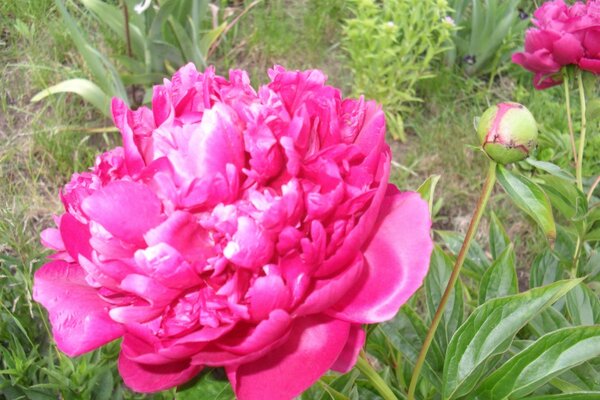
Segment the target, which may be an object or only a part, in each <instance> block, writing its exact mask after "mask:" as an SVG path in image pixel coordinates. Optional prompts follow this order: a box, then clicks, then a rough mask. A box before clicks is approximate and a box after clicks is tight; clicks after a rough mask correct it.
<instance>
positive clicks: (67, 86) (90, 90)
mask: <svg viewBox="0 0 600 400" xmlns="http://www.w3.org/2000/svg"><path fill="white" fill-rule="evenodd" d="M57 93H75V94H77V95H79V96H81V97H83V99H84V100H85V101H87V102H89V103H90V104H92V105H93V106H94V107H96V108H97V109H98V110H100V111H101V112H102V113H103V114H104V115H106V116H109V115H110V112H109V109H110V97H109V96H108V95H107V94H106V93H104V92H103V91H102V89H100V88H99V87H98V85H96V84H95V83H94V82H92V81H90V80H87V79H69V80H66V81H62V82H60V83H58V84H56V85H54V86H50V87H49V88H48V89H45V90H42V91H41V92H39V93H37V94H36V95H35V96H33V98H32V99H31V101H32V102H33V103H35V102H38V101H40V100H42V99H44V98H46V97H48V96H50V95H53V94H57Z"/></svg>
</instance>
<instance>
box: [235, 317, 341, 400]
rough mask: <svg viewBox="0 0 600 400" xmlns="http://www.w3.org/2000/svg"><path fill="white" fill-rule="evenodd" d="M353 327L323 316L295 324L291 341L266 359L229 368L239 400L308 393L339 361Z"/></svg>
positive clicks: (286, 399) (273, 399)
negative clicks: (305, 391)
mask: <svg viewBox="0 0 600 400" xmlns="http://www.w3.org/2000/svg"><path fill="white" fill-rule="evenodd" d="M349 330H350V324H348V323H346V322H343V321H340V320H335V319H330V318H327V317H324V316H322V315H316V316H310V317H305V318H299V319H296V320H295V321H294V325H293V327H292V331H291V333H290V336H289V338H288V340H287V341H286V342H285V343H284V344H282V345H281V346H279V347H277V348H275V349H273V350H271V351H270V352H269V353H268V354H266V355H265V356H264V357H262V358H260V359H258V360H256V361H253V362H250V363H245V364H242V365H239V366H229V367H226V368H225V370H226V371H227V375H228V377H229V380H230V381H231V383H232V386H233V388H234V391H235V394H236V396H237V398H238V399H239V400H263V399H269V400H279V399H281V400H289V399H291V398H293V397H295V396H297V395H299V394H300V393H302V392H303V391H304V390H306V389H308V388H309V387H310V386H311V385H312V384H313V383H315V382H316V381H317V380H318V379H319V378H320V377H321V375H323V374H324V373H325V372H326V371H327V370H328V369H329V368H331V366H332V365H333V364H334V363H335V361H336V360H337V359H338V358H339V356H340V353H341V352H342V350H343V349H344V347H345V345H346V342H347V341H348V334H349Z"/></svg>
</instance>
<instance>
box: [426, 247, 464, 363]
mask: <svg viewBox="0 0 600 400" xmlns="http://www.w3.org/2000/svg"><path fill="white" fill-rule="evenodd" d="M453 266H454V262H453V261H452V259H451V258H450V257H448V255H446V253H444V251H443V250H442V249H441V248H440V247H439V246H435V248H434V250H433V252H432V253H431V261H430V264H429V272H428V273H427V277H426V278H425V293H426V296H425V298H426V301H427V310H428V314H429V321H431V320H432V319H433V316H434V315H435V312H436V310H437V307H438V305H439V304H440V301H441V298H442V295H443V293H444V291H445V290H446V285H447V284H448V280H449V279H450V275H451V274H452V267H453ZM463 315H464V300H463V289H462V283H461V282H460V279H459V280H458V281H457V282H456V285H455V286H454V288H453V289H452V292H451V293H450V298H449V299H448V303H446V307H445V309H444V315H443V316H442V319H441V321H440V327H438V329H437V331H436V333H435V338H436V340H437V342H438V343H439V345H440V349H441V350H442V352H443V351H444V350H445V349H446V347H447V346H448V341H449V340H450V338H451V337H452V335H453V334H454V332H455V331H456V329H457V328H458V327H459V325H460V324H461V323H462V321H463Z"/></svg>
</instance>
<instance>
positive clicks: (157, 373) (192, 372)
mask: <svg viewBox="0 0 600 400" xmlns="http://www.w3.org/2000/svg"><path fill="white" fill-rule="evenodd" d="M202 368H203V367H202V366H198V365H192V364H190V362H189V360H188V361H177V362H173V363H169V364H161V365H148V364H140V363H137V362H135V361H132V360H130V359H129V358H127V356H125V355H124V354H123V353H122V352H121V354H120V355H119V373H120V374H121V376H122V377H123V381H124V382H125V385H127V386H128V387H129V388H130V389H133V390H135V391H136V392H141V393H152V392H159V391H161V390H166V389H170V388H172V387H174V386H177V385H181V384H183V383H185V382H187V381H189V380H190V379H192V378H193V377H194V376H196V375H198V373H199V372H200V371H202Z"/></svg>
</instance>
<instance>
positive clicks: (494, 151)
mask: <svg viewBox="0 0 600 400" xmlns="http://www.w3.org/2000/svg"><path fill="white" fill-rule="evenodd" d="M477 135H478V136H479V142H480V143H481V147H482V148H483V150H484V151H485V152H486V154H487V155H488V156H489V157H490V158H491V159H492V160H494V161H496V162H497V163H499V164H510V163H513V162H516V161H521V160H524V159H525V158H527V156H529V153H530V152H531V151H532V150H533V149H534V148H535V146H536V145H537V137H538V129H537V123H536V122H535V119H534V118H533V115H531V113H530V112H529V110H528V109H527V108H525V106H523V105H521V104H519V103H500V104H498V105H495V106H492V107H490V108H488V109H487V110H486V111H485V112H484V113H483V115H482V116H481V119H480V120H479V125H478V126H477Z"/></svg>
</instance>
